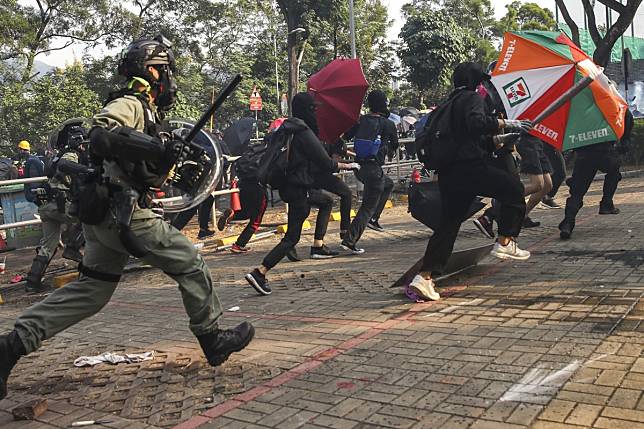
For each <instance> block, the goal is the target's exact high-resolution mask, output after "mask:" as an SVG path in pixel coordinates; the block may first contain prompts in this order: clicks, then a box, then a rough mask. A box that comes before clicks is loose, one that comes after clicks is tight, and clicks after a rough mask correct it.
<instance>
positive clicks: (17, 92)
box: [0, 63, 100, 154]
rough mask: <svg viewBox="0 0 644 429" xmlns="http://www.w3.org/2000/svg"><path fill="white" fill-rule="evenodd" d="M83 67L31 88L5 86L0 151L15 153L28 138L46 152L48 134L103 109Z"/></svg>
mask: <svg viewBox="0 0 644 429" xmlns="http://www.w3.org/2000/svg"><path fill="white" fill-rule="evenodd" d="M84 74H85V70H84V68H83V65H82V64H80V63H75V64H72V65H70V66H68V67H67V68H65V69H56V70H54V71H53V72H52V73H50V74H48V75H46V76H44V77H43V78H42V79H39V80H38V81H36V82H35V83H34V84H33V85H30V86H28V87H25V86H23V85H22V84H21V83H13V84H11V85H6V86H3V88H2V91H1V93H0V151H1V152H2V153H3V154H9V153H12V152H14V151H15V148H14V146H15V144H16V142H17V141H20V140H22V139H26V140H28V141H30V142H31V144H32V147H34V148H35V150H38V151H42V150H44V145H45V143H46V140H47V136H48V133H49V132H50V131H51V130H53V129H54V128H56V127H57V126H58V125H59V124H60V123H61V122H63V121H65V120H67V119H69V118H73V117H91V116H92V115H94V113H96V112H97V111H98V109H99V108H100V102H99V99H98V96H97V94H96V93H95V92H93V91H91V90H90V89H89V88H88V87H87V85H86V84H85V76H84Z"/></svg>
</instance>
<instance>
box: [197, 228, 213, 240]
mask: <svg viewBox="0 0 644 429" xmlns="http://www.w3.org/2000/svg"><path fill="white" fill-rule="evenodd" d="M213 235H215V231H211V230H209V229H200V230H199V234H197V239H199V240H203V239H204V238H208V237H212V236H213Z"/></svg>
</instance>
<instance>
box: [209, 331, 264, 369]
mask: <svg viewBox="0 0 644 429" xmlns="http://www.w3.org/2000/svg"><path fill="white" fill-rule="evenodd" d="M254 336H255V328H254V327H253V325H251V324H250V323H248V322H242V323H240V324H239V325H237V326H236V327H234V328H233V329H217V330H216V331H215V332H213V333H211V334H205V335H200V336H198V337H197V340H199V345H201V349H202V350H203V352H204V354H205V355H206V359H208V363H209V364H210V365H211V366H219V365H221V364H222V363H224V362H225V361H226V360H227V359H228V357H230V355H231V354H233V353H235V352H239V351H242V350H243V349H244V348H246V346H247V345H248V344H249V343H250V341H251V340H252V339H253V337H254Z"/></svg>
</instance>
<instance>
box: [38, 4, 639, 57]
mask: <svg viewBox="0 0 644 429" xmlns="http://www.w3.org/2000/svg"><path fill="white" fill-rule="evenodd" d="M382 1H383V3H385V4H386V5H387V8H388V10H389V16H390V17H391V18H392V19H393V20H394V25H392V26H391V27H390V29H389V34H388V36H389V39H391V40H395V39H397V37H398V34H399V32H400V28H401V27H402V25H403V23H402V17H401V8H402V6H403V5H404V4H405V3H408V0H382ZM529 1H536V2H537V3H538V4H539V5H540V6H541V7H545V8H549V9H550V10H552V11H553V12H554V10H555V0H529ZM511 2H512V0H492V5H493V6H494V11H495V14H496V16H497V18H500V17H502V16H503V15H505V10H506V9H505V6H506V5H507V4H509V3H511ZM566 3H569V4H570V6H569V11H570V13H571V15H572V17H573V19H575V21H577V22H578V23H579V24H580V27H583V22H584V21H583V13H582V7H581V0H567V2H566ZM595 9H596V10H597V13H596V16H597V18H598V19H597V22H598V25H601V24H603V23H604V22H605V19H604V16H605V15H604V12H603V6H602V5H600V4H599V3H597V5H596V7H595ZM635 34H636V35H637V36H639V37H644V7H640V10H639V11H638V12H637V17H636V19H635ZM82 54H83V51H82V48H81V47H78V46H77V47H71V48H68V49H66V50H64V51H58V52H56V53H55V54H53V55H50V56H41V57H39V58H38V59H39V60H40V61H42V62H44V63H47V64H49V65H52V66H58V67H60V66H64V65H65V64H67V63H70V62H73V61H74V59H75V58H80V57H81V56H82Z"/></svg>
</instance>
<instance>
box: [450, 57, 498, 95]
mask: <svg viewBox="0 0 644 429" xmlns="http://www.w3.org/2000/svg"><path fill="white" fill-rule="evenodd" d="M489 79H490V75H489V74H487V73H485V72H484V71H483V69H482V68H481V66H479V65H478V64H475V63H469V62H468V63H461V64H459V65H457V66H456V68H455V69H454V74H453V75H452V82H454V88H462V87H465V88H467V89H469V90H470V91H476V88H477V87H478V86H479V84H480V83H481V82H483V81H485V80H489Z"/></svg>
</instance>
